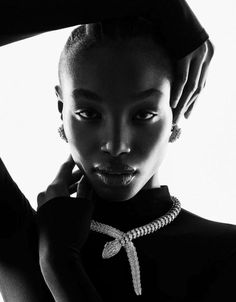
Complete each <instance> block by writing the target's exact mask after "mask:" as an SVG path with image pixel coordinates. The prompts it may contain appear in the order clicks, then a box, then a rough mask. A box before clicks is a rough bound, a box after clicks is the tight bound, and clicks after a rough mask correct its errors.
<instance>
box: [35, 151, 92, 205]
mask: <svg viewBox="0 0 236 302" xmlns="http://www.w3.org/2000/svg"><path fill="white" fill-rule="evenodd" d="M74 166H75V162H74V160H73V158H72V156H71V155H70V156H69V158H68V159H67V160H66V161H65V162H64V163H63V164H62V165H61V167H60V169H59V171H58V173H57V175H56V177H55V179H54V180H53V181H52V183H51V184H50V185H49V186H48V187H47V189H46V190H45V191H43V192H40V193H39V194H38V196H37V203H38V209H39V208H40V207H41V206H42V205H43V204H45V203H46V202H48V201H49V200H51V199H53V198H55V197H63V196H67V197H69V196H70V195H71V194H73V193H75V192H77V196H76V197H83V198H87V199H90V197H91V194H92V188H91V186H90V184H89V182H88V180H87V178H86V176H85V175H84V174H83V173H82V171H80V170H79V169H78V170H76V171H74V172H72V170H73V168H74Z"/></svg>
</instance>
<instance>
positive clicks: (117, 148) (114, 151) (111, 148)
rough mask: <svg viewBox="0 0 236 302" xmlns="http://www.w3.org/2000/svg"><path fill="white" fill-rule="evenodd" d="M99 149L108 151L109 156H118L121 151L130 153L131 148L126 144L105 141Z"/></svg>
mask: <svg viewBox="0 0 236 302" xmlns="http://www.w3.org/2000/svg"><path fill="white" fill-rule="evenodd" d="M101 151H103V152H105V153H109V154H110V155H111V156H119V155H120V154H122V153H130V151H131V148H130V147H129V146H127V145H126V144H112V143H109V142H108V143H106V144H103V145H102V146H101Z"/></svg>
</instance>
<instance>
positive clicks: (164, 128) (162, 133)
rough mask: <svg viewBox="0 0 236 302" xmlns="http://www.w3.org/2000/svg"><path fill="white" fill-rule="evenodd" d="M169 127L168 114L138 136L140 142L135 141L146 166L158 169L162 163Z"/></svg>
mask: <svg viewBox="0 0 236 302" xmlns="http://www.w3.org/2000/svg"><path fill="white" fill-rule="evenodd" d="M171 125H172V118H171V116H170V115H169V114H168V115H166V116H164V117H163V118H162V119H160V121H159V122H158V123H157V124H156V125H155V127H150V129H148V130H146V131H145V132H144V133H142V134H141V135H140V137H142V140H141V141H137V148H139V153H140V155H141V156H142V158H143V159H144V161H145V164H146V165H147V164H150V165H151V166H155V167H158V166H159V165H160V163H161V162H162V160H163V158H164V156H165V154H166V149H167V147H168V144H169V137H170V132H171ZM140 142H142V143H140Z"/></svg>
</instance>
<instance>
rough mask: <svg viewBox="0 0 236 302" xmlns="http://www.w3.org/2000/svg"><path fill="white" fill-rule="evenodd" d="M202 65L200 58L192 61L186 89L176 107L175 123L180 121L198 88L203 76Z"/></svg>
mask: <svg viewBox="0 0 236 302" xmlns="http://www.w3.org/2000/svg"><path fill="white" fill-rule="evenodd" d="M202 65H203V64H202V63H199V59H194V60H193V62H192V63H191V66H190V69H189V77H188V81H187V83H186V85H185V87H184V91H183V93H182V96H181V98H180V100H179V103H178V105H177V107H176V115H175V118H176V120H175V121H174V122H175V123H177V122H178V120H179V119H180V117H181V116H182V114H183V111H184V109H185V106H186V105H187V104H188V102H189V100H190V99H191V98H192V96H193V94H194V93H195V91H196V90H197V87H198V83H199V80H200V77H201V71H202Z"/></svg>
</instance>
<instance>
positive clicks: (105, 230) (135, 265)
mask: <svg viewBox="0 0 236 302" xmlns="http://www.w3.org/2000/svg"><path fill="white" fill-rule="evenodd" d="M171 200H172V202H173V205H172V207H171V209H170V210H169V211H168V212H167V213H166V214H165V215H162V216H161V217H159V218H157V219H155V220H154V221H152V222H150V223H148V224H145V225H143V226H141V227H137V228H134V229H132V230H130V231H128V232H126V233H124V232H122V231H120V230H118V229H116V228H113V227H112V226H109V225H107V224H103V223H100V222H97V221H95V220H91V225H90V230H92V231H95V232H99V233H102V234H106V235H108V236H110V237H112V238H115V240H112V241H109V242H107V243H106V244H105V245H104V249H103V252H102V258H103V259H108V258H111V257H113V256H115V255H116V254H117V253H118V252H119V251H120V249H121V247H124V248H125V251H126V253H127V257H128V260H129V264H130V269H131V274H132V280H133V287H134V291H135V293H136V295H141V294H142V287H141V277H140V266H139V261H138V255H137V251H136V248H135V246H134V244H133V242H132V240H133V239H136V238H138V237H141V236H144V235H147V234H151V233H153V232H155V231H157V230H159V229H160V228H163V227H164V226H166V225H167V224H169V223H171V222H172V221H173V220H174V219H175V218H176V217H177V216H178V214H179V212H180V210H181V204H180V202H179V200H178V199H177V198H176V197H175V196H171Z"/></svg>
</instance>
